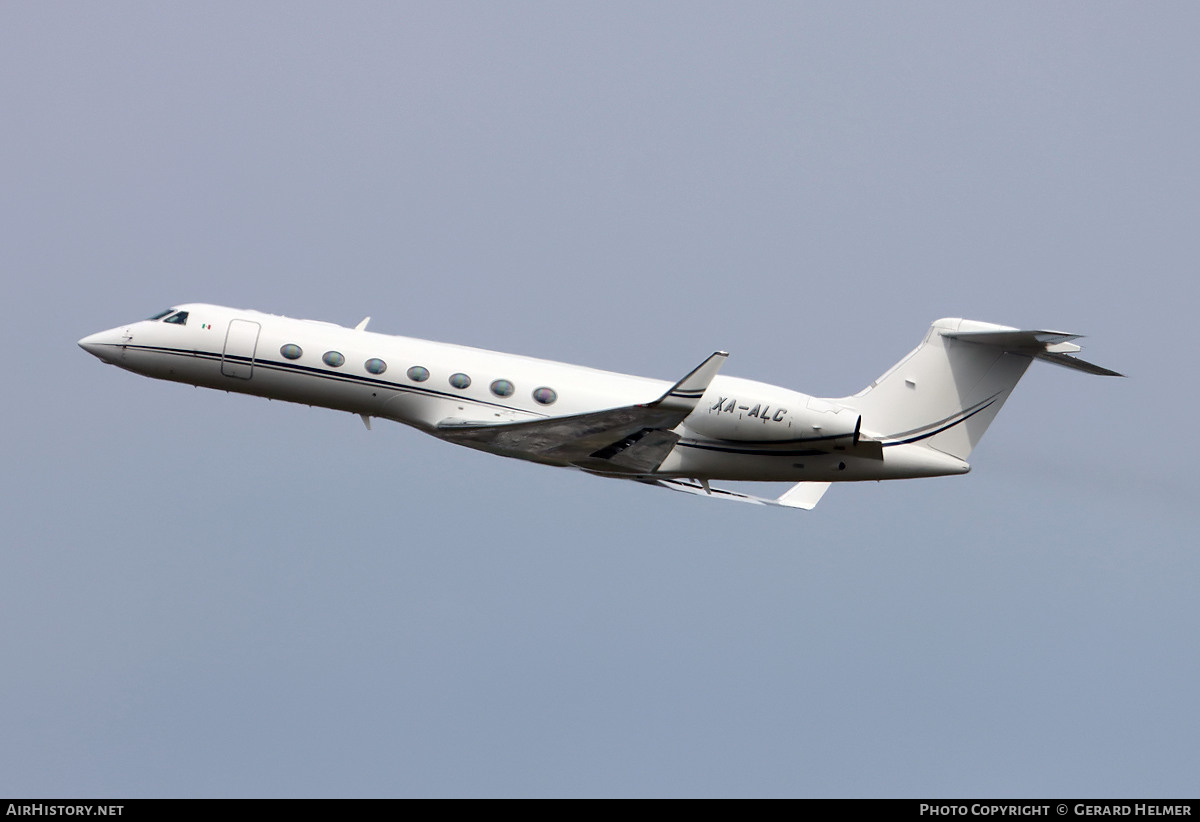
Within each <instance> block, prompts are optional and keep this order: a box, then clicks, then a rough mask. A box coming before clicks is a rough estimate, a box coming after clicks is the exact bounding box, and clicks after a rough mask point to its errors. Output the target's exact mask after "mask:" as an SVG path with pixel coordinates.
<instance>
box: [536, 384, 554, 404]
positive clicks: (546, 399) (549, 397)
mask: <svg viewBox="0 0 1200 822" xmlns="http://www.w3.org/2000/svg"><path fill="white" fill-rule="evenodd" d="M533 398H534V399H535V400H537V401H538V402H539V403H541V404H542V405H553V404H554V401H555V400H557V399H558V392H557V391H555V390H554V389H553V388H537V389H534V392H533Z"/></svg>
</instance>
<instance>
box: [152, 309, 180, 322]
mask: <svg viewBox="0 0 1200 822" xmlns="http://www.w3.org/2000/svg"><path fill="white" fill-rule="evenodd" d="M174 311H175V309H174V308H168V309H167V310H166V311H160V312H158V313H157V314H155V315H154V316H153V317H147V318H146V319H148V320H161V319H162V318H163V317H165V316H167V315H168V314H171V313H173V312H174Z"/></svg>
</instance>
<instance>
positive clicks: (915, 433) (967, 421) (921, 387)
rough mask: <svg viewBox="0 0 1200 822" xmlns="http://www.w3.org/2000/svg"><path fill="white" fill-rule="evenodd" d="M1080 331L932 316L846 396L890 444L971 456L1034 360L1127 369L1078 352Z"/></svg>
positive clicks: (1094, 369)
mask: <svg viewBox="0 0 1200 822" xmlns="http://www.w3.org/2000/svg"><path fill="white" fill-rule="evenodd" d="M1078 338H1079V337H1078V335H1076V334H1065V333H1063V332H1060V331H1022V330H1020V329H1016V328H1011V327H1009V326H1003V325H993V324H992V323H983V322H977V321H974V320H963V319H942V320H938V321H937V322H935V323H933V325H932V326H931V327H930V329H929V333H928V334H927V335H926V336H925V339H924V340H923V341H922V342H921V344H920V345H919V346H917V348H916V349H914V350H913V351H912V352H910V353H909V354H908V355H907V356H906V357H904V359H902V360H900V362H898V363H896V365H894V366H892V368H890V369H889V370H888V371H887V372H886V373H885V374H884V375H883V376H882V377H880V378H879V379H877V380H875V382H873V383H871V385H869V386H868V387H867V388H866V389H864V390H863V391H860V392H859V393H858V394H856V395H855V396H853V397H848V398H846V399H845V400H843V402H844V403H845V404H846V405H849V406H852V407H854V408H856V409H857V410H858V411H859V412H860V413H861V414H862V417H863V420H862V426H863V430H864V431H870V432H871V433H872V435H873V436H875V437H876V438H878V439H880V440H881V441H882V442H883V443H884V445H885V446H886V445H889V444H893V445H894V444H900V443H917V444H921V445H925V446H928V447H930V448H934V449H937V450H938V451H941V452H943V453H946V454H949V455H951V456H954V457H957V458H959V459H962V460H965V459H966V458H967V456H968V455H969V454H970V453H971V451H972V450H973V449H974V448H975V446H976V445H977V444H978V443H979V440H980V438H981V437H982V436H983V434H984V432H985V431H987V428H988V426H989V425H991V423H992V420H994V419H995V418H996V414H998V413H999V411H1000V408H1001V407H1002V406H1003V405H1004V401H1005V400H1007V399H1008V396H1009V395H1010V394H1011V393H1012V390H1013V389H1014V388H1015V387H1016V385H1017V382H1018V381H1019V380H1020V379H1021V377H1022V376H1024V374H1025V370H1026V369H1027V368H1028V367H1029V365H1030V363H1032V362H1033V360H1034V359H1035V358H1036V359H1041V360H1046V361H1047V362H1051V363H1054V364H1055V365H1061V366H1064V367H1067V368H1072V369H1075V370H1078V371H1084V372H1086V373H1089V374H1101V375H1106V376H1121V375H1120V374H1117V372H1115V371H1110V370H1108V369H1107V368H1102V367H1100V366H1098V365H1094V364H1092V363H1089V362H1087V361H1085V360H1081V359H1078V358H1077V357H1073V356H1071V355H1072V354H1073V353H1074V352H1076V351H1079V350H1080V347H1079V346H1078V345H1075V344H1073V343H1072V342H1070V341H1071V340H1074V339H1078Z"/></svg>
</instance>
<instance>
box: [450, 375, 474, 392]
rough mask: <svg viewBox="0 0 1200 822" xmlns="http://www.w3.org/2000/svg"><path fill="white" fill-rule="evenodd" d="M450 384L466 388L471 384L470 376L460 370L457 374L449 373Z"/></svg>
mask: <svg viewBox="0 0 1200 822" xmlns="http://www.w3.org/2000/svg"><path fill="white" fill-rule="evenodd" d="M450 384H451V385H452V386H454V387H455V388H467V387H469V386H470V385H471V378H470V377H468V376H467V375H466V374H463V373H461V372H460V373H458V374H451V375H450Z"/></svg>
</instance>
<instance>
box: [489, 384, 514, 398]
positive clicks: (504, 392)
mask: <svg viewBox="0 0 1200 822" xmlns="http://www.w3.org/2000/svg"><path fill="white" fill-rule="evenodd" d="M491 387H492V393H493V394H495V395H496V396H497V397H511V396H512V394H513V391H515V390H516V389H515V388H513V384H512V383H511V382H509V381H508V380H496V381H495V382H494V383H492V386H491Z"/></svg>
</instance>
